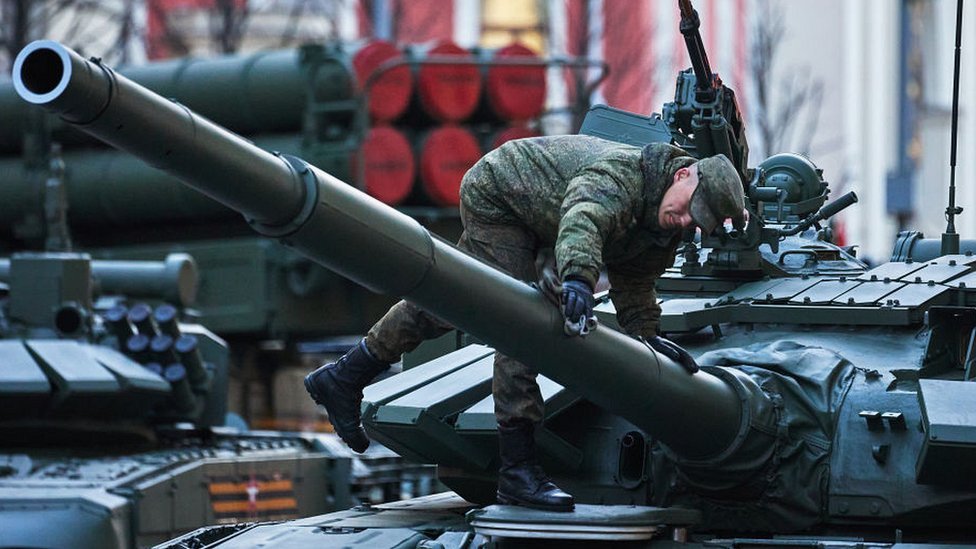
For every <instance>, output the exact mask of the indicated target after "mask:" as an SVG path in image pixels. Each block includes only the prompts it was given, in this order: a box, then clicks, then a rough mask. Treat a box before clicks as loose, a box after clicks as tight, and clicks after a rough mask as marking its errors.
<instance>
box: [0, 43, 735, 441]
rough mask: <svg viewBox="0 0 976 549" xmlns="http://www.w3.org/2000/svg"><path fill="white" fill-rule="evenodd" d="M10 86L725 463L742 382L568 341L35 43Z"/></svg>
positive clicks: (350, 271) (352, 211) (374, 206)
mask: <svg viewBox="0 0 976 549" xmlns="http://www.w3.org/2000/svg"><path fill="white" fill-rule="evenodd" d="M14 80H15V86H16V87H17V91H18V93H19V94H20V95H21V97H23V98H24V99H25V100H27V101H28V102H30V103H33V104H37V105H41V106H43V107H44V108H46V109H47V110H49V111H51V112H56V113H59V114H60V115H61V117H62V118H63V119H65V120H67V121H69V122H74V123H76V124H78V125H79V126H80V127H81V129H83V130H85V131H87V132H89V133H91V134H93V135H95V136H96V137H99V138H101V139H103V140H104V141H106V142H108V143H109V144H111V145H114V146H116V147H118V148H120V149H122V150H125V151H127V152H129V153H131V154H134V155H136V156H138V157H139V158H142V159H143V160H145V161H146V162H147V163H149V164H151V165H153V166H156V167H158V168H160V169H163V170H166V171H168V172H170V173H171V174H173V175H175V176H177V177H179V178H181V179H183V180H184V181H185V182H186V183H187V184H188V185H190V186H191V187H193V188H195V189H197V190H199V191H201V192H203V193H204V194H206V195H208V196H210V197H211V198H214V199H215V200H217V201H220V202H223V203H225V204H226V205H228V206H229V207H231V208H234V209H235V210H237V211H239V212H241V213H242V214H244V216H245V217H246V218H248V219H249V220H250V222H251V225H252V226H253V227H254V228H255V229H256V230H257V231H258V232H261V233H262V234H265V235H268V236H274V237H278V238H280V239H281V240H282V241H283V242H284V243H285V244H287V245H289V246H291V247H293V248H295V249H296V250H298V251H299V252H301V253H303V254H305V255H307V256H308V257H310V258H312V259H313V260H315V261H317V262H319V263H321V264H322V265H324V266H326V267H328V268H330V269H332V270H334V271H336V272H338V273H340V274H342V275H344V276H346V277H347V278H350V279H352V280H354V281H356V282H358V283H360V284H362V285H364V286H366V287H368V288H370V289H372V290H374V291H377V292H380V293H385V294H389V295H395V296H401V297H404V298H405V299H407V300H409V301H411V302H412V303H415V304H417V305H418V306H420V307H423V308H425V309H426V310H428V311H430V312H431V313H433V314H435V315H437V316H439V317H440V318H443V319H444V320H446V321H448V322H451V323H452V324H454V325H455V326H457V327H458V328H460V329H462V330H465V331H467V332H469V333H471V334H474V335H476V336H477V337H479V338H481V339H483V340H484V341H486V342H488V343H490V344H491V345H493V346H494V347H495V348H496V349H498V350H499V351H501V352H503V353H506V354H508V355H509V356H512V357H514V358H516V359H518V360H521V361H523V362H525V363H527V364H530V365H532V366H533V367H534V368H536V369H537V370H538V371H539V372H540V373H542V374H545V375H546V376H548V377H550V378H552V379H553V380H555V381H557V382H559V383H561V384H562V385H564V386H566V387H567V388H569V389H570V390H572V391H575V392H576V393H578V394H580V395H581V396H583V397H585V398H587V399H589V400H590V401H592V402H594V403H596V404H598V405H600V406H602V407H604V408H606V409H607V410H609V411H611V412H613V413H616V414H618V415H620V416H622V417H624V418H626V419H627V420H629V421H630V422H632V423H634V424H635V425H636V426H637V427H639V428H641V429H643V430H645V431H646V432H648V433H649V434H650V435H651V436H654V437H656V438H657V439H658V440H660V441H661V442H663V443H664V444H665V445H667V446H668V447H669V448H670V449H671V450H672V451H674V452H675V453H676V454H677V455H679V456H683V457H686V458H689V459H709V458H718V457H721V456H724V455H727V453H728V452H730V451H733V450H734V449H735V447H736V446H737V444H739V443H740V442H741V440H742V438H743V436H744V430H746V429H748V428H749V414H750V412H749V407H750V406H749V404H748V403H747V402H745V401H744V400H743V399H742V395H743V394H744V392H746V393H747V392H749V391H750V389H749V388H747V387H746V386H745V384H746V383H747V382H746V381H742V380H740V379H739V378H738V377H736V376H735V375H732V374H729V375H722V376H718V375H711V374H708V373H705V372H699V373H696V374H693V375H692V374H689V373H688V372H687V371H686V370H685V369H684V368H683V367H682V366H680V365H678V364H676V363H675V362H673V361H671V360H669V359H668V358H666V357H664V356H662V355H659V354H657V353H655V352H654V351H653V350H651V349H650V348H649V347H648V346H647V345H646V344H644V343H642V342H641V341H639V340H636V339H633V338H630V337H627V336H624V335H623V334H620V333H618V332H615V331H613V330H609V329H601V330H597V331H596V332H594V333H591V334H590V335H589V336H587V337H586V338H585V339H584V338H579V337H575V338H567V337H566V336H565V335H564V334H563V319H562V315H561V314H560V312H559V311H558V310H557V308H555V307H553V306H552V305H551V304H550V303H549V302H548V301H547V300H546V299H545V298H544V297H543V296H542V294H541V293H540V292H539V291H537V290H536V289H534V288H532V287H531V286H529V285H527V284H524V283H522V282H519V281H517V280H515V279H513V278H511V277H509V276H507V275H505V274H503V273H501V272H500V271H498V270H496V269H493V268H491V267H489V266H487V265H485V264H484V263H482V262H480V261H478V260H476V259H473V258H471V257H469V256H468V255H466V254H464V253H463V252H461V251H459V250H457V249H456V248H454V247H453V246H451V245H449V244H447V243H444V242H442V241H441V240H438V239H436V238H433V237H432V236H431V235H430V233H429V232H427V230H426V229H424V228H423V227H422V226H421V225H420V224H419V223H418V222H417V221H416V220H414V219H412V218H410V217H408V216H406V215H404V214H402V213H399V212H397V211H396V210H394V209H392V208H390V207H388V206H386V205H384V204H382V203H381V202H379V201H376V200H374V199H372V198H370V197H369V196H367V195H366V194H364V193H362V192H360V191H358V190H356V189H354V188H352V187H351V186H349V185H346V184H344V183H343V182H341V181H339V180H338V179H336V178H335V177H332V176H331V175H329V174H327V173H325V172H323V171H321V170H319V169H318V168H315V167H314V166H311V165H308V164H306V163H304V162H303V161H301V160H300V159H297V158H293V157H285V156H279V155H273V154H270V153H267V152H265V151H263V150H262V149H260V148H258V147H256V146H254V145H253V144H251V143H250V142H248V141H246V140H244V139H242V138H240V137H239V136H237V135H235V134H233V133H231V132H228V131H225V130H223V129H222V128H220V127H219V126H217V125H215V124H213V123H211V122H209V121H208V120H206V119H203V118H201V117H199V116H197V115H195V114H194V113H193V112H192V111H190V110H189V109H186V108H184V107H182V106H181V105H179V104H176V103H173V102H170V101H167V100H165V99H163V98H161V97H159V96H157V95H155V94H153V93H152V92H149V91H148V90H145V89H144V88H142V87H140V86H139V85H137V84H134V83H133V82H131V81H129V80H127V79H126V78H125V77H122V76H120V75H117V74H115V73H114V72H113V71H111V70H110V69H109V68H107V67H105V66H103V65H101V64H100V63H99V62H98V61H97V60H93V61H86V60H84V59H83V58H81V57H80V56H79V55H78V54H76V53H75V52H73V51H71V50H70V49H68V48H66V47H65V46H63V45H61V44H58V43H56V42H52V41H37V42H34V43H32V44H30V45H28V46H27V47H26V48H25V49H24V50H23V51H21V53H20V54H19V55H18V56H17V59H16V62H15V64H14ZM364 250H369V252H368V253H364ZM513 323H515V324H517V326H518V327H517V329H513V328H512V327H513ZM608 373H610V375H609V376H608Z"/></svg>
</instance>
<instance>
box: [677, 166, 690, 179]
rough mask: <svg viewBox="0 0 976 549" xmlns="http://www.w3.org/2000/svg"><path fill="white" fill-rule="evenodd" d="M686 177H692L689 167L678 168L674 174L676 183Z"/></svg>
mask: <svg viewBox="0 0 976 549" xmlns="http://www.w3.org/2000/svg"><path fill="white" fill-rule="evenodd" d="M686 177H691V169H689V168H688V167H687V166H686V167H684V168H678V170H677V171H676V172H674V183H677V182H678V181H681V180H682V179H684V178H686Z"/></svg>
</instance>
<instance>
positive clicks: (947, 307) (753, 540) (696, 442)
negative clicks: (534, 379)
mask: <svg viewBox="0 0 976 549" xmlns="http://www.w3.org/2000/svg"><path fill="white" fill-rule="evenodd" d="M679 4H680V5H681V7H682V10H683V13H684V14H685V15H686V18H687V23H685V22H683V24H682V32H683V33H685V37H686V39H687V40H689V45H690V46H691V45H692V44H693V43H695V39H696V38H697V42H698V43H699V44H700V37H697V34H698V31H697V26H698V23H697V19H698V17H697V14H695V13H694V12H693V10H691V8H690V5H689V4H688V2H687V1H682V2H679ZM699 49H700V48H699ZM701 51H702V52H703V50H701ZM692 60H693V62H694V63H695V67H694V73H692V71H688V73H686V74H685V75H684V76H682V77H681V78H680V79H679V90H681V89H682V88H681V87H682V86H686V87H688V86H690V87H691V88H690V89H684V91H679V94H677V95H676V102H675V104H673V106H672V107H670V109H671V112H675V113H680V112H686V111H685V110H683V109H685V108H686V106H687V105H688V104H698V105H711V106H712V107H713V108H714V111H715V112H716V113H717V116H720V117H723V119H724V123H725V125H723V124H722V122H723V120H712V121H710V122H709V124H710V127H713V128H715V131H712V132H707V137H704V136H698V134H694V135H695V137H696V138H698V137H702V138H703V139H706V140H707V141H708V143H705V142H703V141H697V142H694V143H685V145H687V146H688V147H689V149H692V150H694V151H697V154H701V155H707V154H711V153H714V152H723V151H724V152H726V153H728V154H729V156H730V158H734V159H735V162H736V165H737V166H739V167H740V173H741V175H742V177H743V184H744V186H745V188H746V190H747V196H748V197H749V201H750V209H751V211H752V216H751V219H752V221H751V222H750V223H749V225H748V227H747V228H746V229H745V230H742V231H727V230H722V231H719V233H718V234H713V235H708V236H706V237H705V238H702V239H701V241H700V242H697V243H696V242H689V243H688V244H687V245H686V246H685V247H684V248H683V249H682V250H681V254H680V257H679V261H678V262H677V263H676V265H675V267H674V268H672V269H671V270H670V271H669V272H668V273H667V275H666V276H665V277H664V278H663V279H662V280H661V281H660V283H659V287H660V289H661V296H662V299H663V303H662V308H663V316H662V325H661V327H662V330H664V331H665V332H667V333H669V334H672V335H673V337H674V338H675V339H676V340H677V341H678V342H679V343H681V344H682V345H685V346H686V347H687V348H688V349H689V350H690V351H691V352H692V353H693V354H694V355H695V356H696V357H697V359H698V361H699V362H700V363H701V364H702V365H703V368H702V370H701V371H699V372H697V373H694V374H691V373H689V372H688V371H686V370H685V369H684V368H683V367H682V366H680V365H678V364H676V363H675V362H673V361H671V360H670V359H668V358H667V357H665V356H663V355H660V354H658V353H656V352H655V351H654V350H652V349H651V348H650V347H649V346H648V345H647V344H646V343H645V342H643V341H641V340H639V339H634V338H631V337H628V336H625V335H623V334H622V333H620V332H618V331H617V330H616V329H614V328H615V323H614V319H613V310H612V306H611V305H610V303H608V302H607V303H603V304H602V305H601V306H600V315H601V321H602V322H601V325H600V326H599V328H598V329H596V330H595V331H593V332H591V333H590V334H589V335H587V336H586V337H585V338H580V337H567V336H566V335H565V334H564V332H563V319H562V317H561V314H560V312H559V311H558V310H557V309H556V308H554V307H553V306H552V305H551V304H550V303H549V301H548V300H547V299H546V298H545V297H544V296H543V295H542V293H541V292H540V291H539V290H538V289H537V288H536V287H534V286H531V285H527V284H524V283H522V282H518V281H516V280H514V279H511V278H510V277H507V276H505V275H504V274H502V273H500V272H498V271H496V270H494V269H492V268H490V267H488V266H486V265H485V264H483V263H481V262H480V261H478V260H475V259H472V258H471V257H469V256H467V255H465V254H464V253H462V252H460V251H458V250H457V249H455V248H454V247H453V246H451V245H450V244H447V243H445V242H444V241H442V240H440V239H437V238H434V237H432V236H431V234H430V233H428V232H427V231H426V230H425V229H424V228H423V227H421V226H420V224H419V223H417V222H416V221H415V220H413V219H412V218H410V217H408V216H405V215H403V214H401V213H399V212H397V211H395V210H393V209H391V208H389V207H388V206H385V205H383V204H382V203H379V202H377V201H375V200H372V199H370V198H369V197H367V196H366V195H364V194H363V193H361V192H358V191H356V190H355V189H352V188H351V187H349V186H348V185H345V184H343V183H342V182H341V181H340V180H338V179H336V178H335V177H333V176H331V175H329V174H327V173H325V172H323V171H321V170H320V169H318V168H316V167H314V166H311V165H309V164H307V163H305V162H304V161H302V160H300V159H298V158H295V157H291V156H287V155H274V154H270V153H267V152H265V151H263V150H261V149H259V148H257V147H254V146H253V145H251V144H250V143H248V142H246V141H245V140H243V139H240V138H239V137H238V136H236V135H234V134H232V133H230V132H227V131H225V130H223V129H222V128H220V127H219V126H216V125H214V124H212V123H210V122H209V121H207V120H205V119H202V118H199V117H198V116H196V115H194V114H193V113H192V112H190V111H189V110H187V109H185V108H183V107H182V106H180V105H176V104H174V103H171V102H168V101H166V100H164V99H162V98H160V97H158V96H155V95H153V94H152V93H150V92H148V91H147V90H145V89H143V88H141V87H139V86H138V85H136V84H133V83H132V82H130V81H128V80H126V79H125V78H124V77H122V76H120V75H116V74H115V73H113V72H112V71H111V70H110V69H109V68H107V67H105V66H104V65H102V64H100V63H99V62H98V61H97V60H92V61H86V60H84V59H82V58H81V57H80V56H78V55H77V54H75V53H74V52H72V51H71V50H70V49H68V48H66V47H65V46H62V45H60V44H57V43H53V42H50V41H39V42H35V43H33V44H31V45H29V46H28V47H27V48H25V49H24V50H23V51H22V52H21V54H20V55H19V56H18V58H17V62H16V65H15V82H16V84H17V87H18V92H19V93H20V95H21V97H23V98H24V99H25V100H27V101H28V102H31V103H34V104H37V105H41V106H43V107H44V108H45V109H47V110H49V111H50V112H54V113H57V114H59V115H60V116H61V117H62V118H63V119H64V120H66V121H68V122H72V123H77V124H81V125H83V127H84V129H85V131H88V132H89V133H91V134H92V135H95V136H97V137H99V138H100V139H102V140H104V141H106V142H107V143H109V144H111V145H113V146H116V147H118V148H119V149H122V150H124V151H127V152H129V153H131V154H133V155H135V156H137V157H139V158H141V159H143V160H145V161H146V162H147V163H149V164H152V165H154V166H156V167H158V168H161V169H163V170H165V171H167V172H169V173H171V174H173V175H175V176H177V177H179V178H181V179H182V180H183V181H184V182H185V183H186V184H187V185H189V186H190V187H192V188H195V189H197V190H198V191H200V192H202V193H204V194H206V195H208V196H210V197H211V198H213V199H214V200H216V201H218V202H221V203H223V204H226V205H227V206H229V207H231V208H233V209H235V210H237V211H239V212H240V213H242V214H243V215H244V216H245V217H246V218H247V219H248V222H249V224H250V225H251V226H252V228H254V229H255V230H256V231H258V232H259V233H261V234H264V235H267V236H270V237H274V238H278V239H280V240H281V242H283V243H284V244H285V245H287V246H289V247H291V248H293V249H295V250H297V251H299V252H300V253H302V254H304V255H306V256H307V257H309V258H311V259H312V260H314V261H316V262H317V263H319V264H321V265H324V266H326V267H328V268H329V269H331V270H333V271H335V272H337V273H339V274H341V275H343V276H345V277H347V278H349V279H351V280H353V281H355V282H357V283H359V284H361V285H363V286H365V287H367V288H369V289H371V290H373V291H376V292H381V293H385V294H389V295H394V296H398V297H403V298H405V299H408V300H410V301H412V302H414V303H416V304H417V305H419V306H421V307H424V308H425V309H427V310H429V311H430V312H432V313H434V314H436V315H437V316H439V317H441V318H443V319H444V320H446V321H448V322H450V323H452V324H454V325H455V326H456V327H458V328H459V329H460V330H462V331H463V332H464V333H465V334H468V335H469V336H473V337H475V338H477V339H478V340H479V341H480V343H477V344H472V345H466V346H464V347H462V348H460V349H457V350H455V351H453V352H449V353H447V354H444V355H443V356H440V357H438V358H436V359H434V360H431V361H428V362H425V363H423V364H421V365H419V366H417V367H414V368H411V369H409V370H406V371H404V372H403V373H401V374H400V375H398V376H395V377H392V378H389V379H387V380H383V381H380V382H378V383H375V384H373V385H372V386H370V387H369V388H367V390H366V391H365V400H364V404H363V406H364V416H365V418H366V423H367V428H368V429H369V431H370V434H371V436H373V437H374V438H375V439H376V440H378V441H380V442H382V443H383V444H385V445H387V446H389V447H390V448H392V449H394V450H395V451H397V452H398V453H400V454H401V455H403V456H405V457H409V458H412V459H416V460H419V461H423V462H429V463H436V464H437V465H438V476H439V478H440V480H441V481H442V482H444V483H445V484H446V485H447V486H448V487H449V488H451V489H452V492H449V493H445V494H440V495H437V496H431V497H427V498H421V499H414V500H408V501H403V502H396V503H389V504H382V505H378V506H360V507H356V508H353V509H350V510H347V511H343V512H339V513H332V514H326V515H322V516H318V517H311V518H308V519H303V520H299V521H291V522H286V523H282V524H258V525H254V526H250V527H246V528H242V529H240V530H238V531H235V532H233V533H232V534H226V533H221V531H220V530H215V529H204V530H200V531H197V532H194V533H191V534H189V535H187V536H184V537H182V538H178V539H176V540H173V541H171V542H168V543H166V544H162V545H161V547H185V546H188V545H189V546H193V544H202V543H207V544H209V545H207V546H210V547H228V548H229V547H250V546H259V545H260V546H279V547H297V546H312V545H314V546H322V547H343V546H353V545H356V544H361V545H362V546H370V547H458V548H467V547H482V546H486V545H490V546H500V547H505V546H524V545H526V544H530V545H532V546H574V544H575V546H587V544H592V543H595V542H600V543H610V542H628V543H629V545H628V546H632V547H651V546H655V547H665V546H667V547H684V546H688V547H739V546H756V547H774V546H775V547H782V546H803V547H809V546H818V547H819V546H830V547H842V546H843V547H847V546H851V547H853V546H857V547H865V546H867V547H891V546H896V545H898V546H900V545H902V544H912V546H916V545H918V546H944V545H945V544H962V543H963V542H970V543H971V542H972V540H973V538H974V536H976V529H974V528H976V527H974V523H973V522H972V520H971V516H972V515H973V513H974V511H976V467H974V466H973V465H972V464H973V463H976V460H974V459H973V458H974V457H976V412H974V411H973V407H972V406H971V405H970V403H971V402H972V401H973V400H974V398H976V385H974V384H971V383H966V382H965V381H966V380H969V379H971V378H972V374H973V372H972V371H971V370H972V367H971V364H972V359H973V357H972V347H973V346H972V341H973V334H974V333H976V309H974V308H973V300H974V298H976V294H974V293H973V291H972V282H973V281H974V280H976V256H973V255H972V254H966V253H961V254H954V255H947V256H946V255H942V256H939V257H936V258H932V259H926V260H924V261H893V262H889V263H885V264H883V265H879V266H877V267H874V268H870V269H869V268H868V267H867V266H866V265H865V264H864V263H862V262H861V261H859V260H858V259H857V258H856V257H855V256H853V255H851V253H850V252H849V251H848V250H847V249H845V248H841V247H838V246H836V245H834V244H832V243H831V241H830V234H829V229H828V228H825V227H822V226H821V225H820V224H821V223H822V222H823V221H825V220H827V219H829V217H830V216H831V215H833V214H835V213H837V212H838V211H840V210H841V209H843V208H845V207H848V206H851V205H852V204H854V203H855V202H856V197H855V196H854V195H852V194H848V195H845V196H843V197H841V198H838V199H837V200H834V201H829V202H828V200H827V199H828V193H829V185H828V183H827V182H826V181H825V180H824V179H823V176H822V173H821V172H820V170H819V169H817V167H816V165H815V164H814V163H813V162H811V161H810V160H809V159H806V158H804V157H801V156H798V155H790V154H786V155H777V156H774V157H771V158H769V159H766V160H765V161H763V162H762V163H760V164H759V166H758V167H757V168H754V169H751V168H750V169H747V168H745V166H746V165H747V164H746V163H747V161H748V147H747V146H746V144H745V142H744V139H740V137H742V134H741V128H740V127H738V126H737V118H736V117H737V114H738V113H737V109H735V108H734V95H730V94H728V93H725V91H724V89H723V88H722V87H721V85H720V83H717V79H713V78H710V77H711V76H712V75H711V73H710V70H707V63H704V67H702V58H695V57H694V56H692ZM706 80H707V83H706V82H705V81H706ZM596 116H598V117H599V121H598V122H591V123H590V124H586V123H584V130H585V131H588V132H590V133H593V134H598V133H600V132H604V133H607V134H611V133H613V132H611V131H609V129H612V128H613V127H614V125H619V124H624V125H626V124H627V123H629V122H633V121H635V120H637V119H638V118H640V117H637V118H635V116H636V115H629V114H628V113H619V112H612V111H607V110H606V109H603V111H602V112H597V113H596ZM639 121H640V122H641V123H642V124H643V126H641V127H639V128H637V130H639V131H634V132H617V135H618V137H617V138H618V139H620V140H625V141H628V142H631V141H635V142H638V143H646V142H648V141H652V140H662V141H673V140H676V137H675V132H679V133H681V135H682V137H681V139H683V140H687V139H690V136H691V135H692V134H691V133H688V132H685V130H684V129H682V128H683V126H682V124H684V122H685V120H683V118H682V117H681V116H677V115H676V116H675V117H671V118H668V119H662V118H660V117H657V118H655V117H643V118H641V119H640V120H639ZM695 122H696V121H695V120H693V119H692V120H691V123H695ZM698 122H700V120H699V121H698ZM608 128H609V129H608ZM691 145H694V146H693V147H692V146H691ZM363 249H369V250H370V253H369V254H368V255H367V254H363V253H362V250H363ZM513 326H517V329H513ZM461 340H462V338H458V337H456V336H454V339H453V341H461ZM495 349H497V350H498V351H501V352H504V353H505V354H507V355H509V356H512V357H514V358H516V359H518V360H520V361H523V362H525V363H527V364H529V365H531V366H533V367H534V368H535V369H536V370H537V371H538V372H539V373H540V374H541V376H543V379H541V382H540V385H541V386H542V390H543V396H544V398H545V400H546V413H547V417H546V420H545V428H544V429H543V430H542V431H541V433H540V435H539V440H538V442H539V446H540V448H541V449H542V452H543V454H544V458H543V459H544V461H545V462H546V468H547V470H548V471H549V472H550V473H552V474H553V476H554V477H555V479H556V481H557V482H558V483H559V485H560V486H562V487H564V488H566V489H567V490H568V491H570V492H571V493H573V494H574V495H575V496H576V498H577V502H578V503H577V507H576V510H575V511H574V512H573V513H561V514H560V513H556V514H554V513H546V512H538V511H532V510H526V509H521V508H517V507H509V506H499V505H491V503H492V501H493V499H494V493H493V490H494V470H495V469H496V467H497V463H496V462H495V460H496V457H495V456H496V454H497V446H496V438H495V427H494V417H493V415H492V410H491V403H490V385H491V361H490V354H491V353H492V351H493V350H495Z"/></svg>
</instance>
